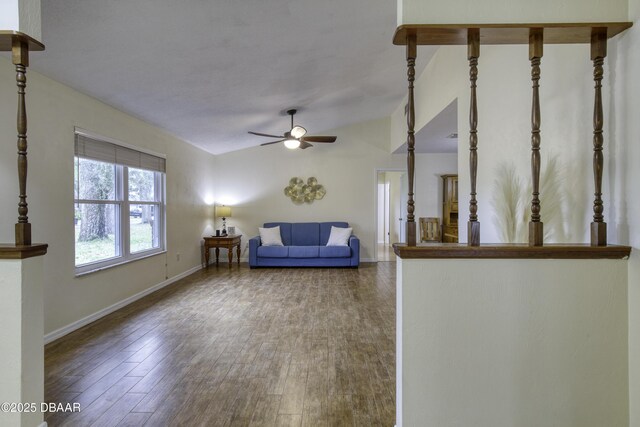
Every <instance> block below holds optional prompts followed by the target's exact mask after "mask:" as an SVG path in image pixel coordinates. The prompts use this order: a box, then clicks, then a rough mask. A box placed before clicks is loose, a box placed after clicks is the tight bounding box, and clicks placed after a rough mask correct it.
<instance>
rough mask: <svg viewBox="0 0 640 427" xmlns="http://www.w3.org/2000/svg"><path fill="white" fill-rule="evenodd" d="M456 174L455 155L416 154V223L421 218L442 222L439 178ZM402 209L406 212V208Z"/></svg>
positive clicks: (456, 160) (456, 161) (440, 183)
mask: <svg viewBox="0 0 640 427" xmlns="http://www.w3.org/2000/svg"><path fill="white" fill-rule="evenodd" d="M456 173H458V155H457V154H416V175H415V181H416V196H415V199H416V200H415V202H416V204H415V206H416V221H417V218H419V217H423V216H424V217H439V218H440V219H441V220H442V196H443V195H442V178H440V176H441V175H444V174H456ZM404 209H405V211H406V207H405V208H404ZM419 229H420V226H419V225H418V230H419Z"/></svg>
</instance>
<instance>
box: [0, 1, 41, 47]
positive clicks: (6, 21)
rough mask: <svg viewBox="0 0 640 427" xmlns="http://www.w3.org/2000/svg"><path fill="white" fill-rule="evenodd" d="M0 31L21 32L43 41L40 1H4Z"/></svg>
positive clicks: (0, 7)
mask: <svg viewBox="0 0 640 427" xmlns="http://www.w3.org/2000/svg"><path fill="white" fill-rule="evenodd" d="M0 30H10V31H20V32H22V33H25V34H27V35H29V36H31V37H33V38H34V39H36V40H41V38H42V31H41V23H40V0H2V2H1V3H0Z"/></svg>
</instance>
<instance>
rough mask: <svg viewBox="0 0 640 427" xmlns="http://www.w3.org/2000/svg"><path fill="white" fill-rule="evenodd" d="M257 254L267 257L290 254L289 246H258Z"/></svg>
mask: <svg viewBox="0 0 640 427" xmlns="http://www.w3.org/2000/svg"><path fill="white" fill-rule="evenodd" d="M257 254H258V256H259V257H265V258H287V257H288V256H289V247H288V246H258V251H257Z"/></svg>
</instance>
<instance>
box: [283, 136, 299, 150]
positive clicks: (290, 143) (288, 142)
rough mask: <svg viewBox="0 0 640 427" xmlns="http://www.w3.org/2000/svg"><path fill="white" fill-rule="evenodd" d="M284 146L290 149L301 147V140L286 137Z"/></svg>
mask: <svg viewBox="0 0 640 427" xmlns="http://www.w3.org/2000/svg"><path fill="white" fill-rule="evenodd" d="M284 146H285V147H287V148H288V149H290V150H295V149H296V148H298V147H300V141H298V140H297V139H294V138H290V139H285V140H284Z"/></svg>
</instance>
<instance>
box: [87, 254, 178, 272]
mask: <svg viewBox="0 0 640 427" xmlns="http://www.w3.org/2000/svg"><path fill="white" fill-rule="evenodd" d="M166 253H167V250H166V249H164V250H162V251H159V252H153V253H151V254H148V255H142V256H140V257H136V258H132V259H128V260H125V261H122V262H118V263H115V264H110V265H105V266H103V267H96V268H94V269H93V270H87V271H83V272H81V273H78V272H76V273H75V277H82V276H86V275H89V274H93V273H97V272H99V271H103V270H108V269H110V268H114V267H120V266H121V265H125V264H130V263H132V262H136V261H140V260H142V259H147V258H151V257H154V256H157V255H162V254H166Z"/></svg>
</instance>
